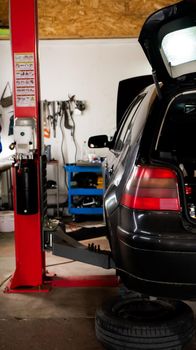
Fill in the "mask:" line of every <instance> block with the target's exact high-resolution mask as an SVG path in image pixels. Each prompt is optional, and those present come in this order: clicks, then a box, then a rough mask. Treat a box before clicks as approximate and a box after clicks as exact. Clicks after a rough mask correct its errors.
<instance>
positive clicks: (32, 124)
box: [9, 0, 45, 291]
mask: <svg viewBox="0 0 196 350" xmlns="http://www.w3.org/2000/svg"><path fill="white" fill-rule="evenodd" d="M36 12H37V1H36V0H28V1H27V0H10V25H11V47H12V59H13V84H14V86H13V95H14V117H15V118H14V143H13V144H12V148H14V147H15V150H16V156H15V164H14V167H13V183H14V215H15V254H16V270H15V273H14V275H13V277H12V279H11V283H10V286H9V289H10V291H11V290H14V289H18V288H23V290H24V289H25V288H26V287H27V288H29V287H34V288H35V289H36V288H38V289H39V287H41V285H42V284H43V279H44V275H45V254H44V251H43V249H42V223H41V221H42V213H41V205H40V203H41V197H40V196H41V163H42V158H41V147H42V144H41V127H40V111H39V72H38V40H37V13H36Z"/></svg>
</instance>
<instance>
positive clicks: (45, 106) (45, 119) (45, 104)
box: [43, 100, 50, 139]
mask: <svg viewBox="0 0 196 350" xmlns="http://www.w3.org/2000/svg"><path fill="white" fill-rule="evenodd" d="M48 116H49V110H48V101H47V100H45V101H44V102H43V122H44V137H45V138H47V139H49V138H50V123H49V118H48Z"/></svg>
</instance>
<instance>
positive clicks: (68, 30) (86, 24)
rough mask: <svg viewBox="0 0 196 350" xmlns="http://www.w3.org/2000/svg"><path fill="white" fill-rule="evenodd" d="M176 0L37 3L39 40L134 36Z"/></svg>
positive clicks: (1, 10) (1, 12)
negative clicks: (151, 18)
mask: <svg viewBox="0 0 196 350" xmlns="http://www.w3.org/2000/svg"><path fill="white" fill-rule="evenodd" d="M175 2H176V0H155V1H153V0H38V10H39V37H40V38H42V39H58V38H61V39H63V38H122V37H137V36H138V34H139V32H140V28H141V26H142V24H143V22H144V21H145V19H146V17H147V16H148V15H149V14H150V13H152V12H153V11H155V10H158V9H160V8H161V7H164V6H167V5H170V4H174V3H175ZM0 21H2V22H3V24H8V0H1V6H0Z"/></svg>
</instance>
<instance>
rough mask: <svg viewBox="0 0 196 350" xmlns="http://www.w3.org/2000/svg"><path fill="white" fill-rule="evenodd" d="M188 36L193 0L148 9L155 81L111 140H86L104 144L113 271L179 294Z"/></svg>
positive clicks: (190, 194) (191, 39)
mask: <svg viewBox="0 0 196 350" xmlns="http://www.w3.org/2000/svg"><path fill="white" fill-rule="evenodd" d="M195 38H196V7H195V3H194V2H191V1H181V2H179V3H177V4H176V5H172V6H169V7H166V8H164V9H162V10H160V11H158V12H156V13H155V14H153V15H152V16H150V17H149V18H148V19H147V21H146V23H145V24H144V26H143V28H142V31H141V34H140V37H139V42H140V44H141V45H142V47H143V50H144V52H145V54H146V56H147V58H148V60H149V62H150V64H151V66H152V70H153V79H154V84H152V85H150V86H148V87H146V88H144V89H143V90H142V91H141V92H140V93H138V94H137V96H135V98H134V99H132V101H131V102H130V101H129V106H128V108H127V110H126V112H125V113H124V115H123V117H122V118H121V121H120V122H119V125H118V129H117V131H116V133H115V135H114V137H113V139H112V140H111V141H110V140H108V137H107V136H106V135H100V136H95V137H92V138H90V139H89V147H108V148H109V154H108V159H107V160H108V164H107V169H106V183H107V190H106V193H105V199H104V206H105V218H106V222H107V226H108V238H109V241H110V245H111V251H112V255H113V258H114V260H115V263H116V267H117V271H118V274H119V275H120V276H121V279H122V280H123V282H124V283H125V284H126V286H127V287H128V288H131V289H134V290H136V291H140V292H142V293H145V294H148V295H155V296H162V297H166V296H167V297H175V298H180V299H184V298H186V299H187V298H192V297H196V272H195V267H196V39H195ZM134 79H135V78H134ZM134 79H133V81H134V82H135V80H134ZM144 79H145V77H144ZM144 79H141V81H142V82H144ZM160 82H161V83H160ZM142 84H143V85H144V83H142ZM129 90H130V96H131V97H133V94H134V92H133V91H134V84H132V86H131V80H130V86H129V85H126V95H127V96H129ZM137 90H138V87H137ZM121 95H123V93H121ZM127 101H128V100H127ZM119 103H121V102H119Z"/></svg>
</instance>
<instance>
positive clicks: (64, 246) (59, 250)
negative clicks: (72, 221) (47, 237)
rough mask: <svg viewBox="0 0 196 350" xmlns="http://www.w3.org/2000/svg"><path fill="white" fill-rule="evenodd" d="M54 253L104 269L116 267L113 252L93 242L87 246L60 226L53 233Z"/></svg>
mask: <svg viewBox="0 0 196 350" xmlns="http://www.w3.org/2000/svg"><path fill="white" fill-rule="evenodd" d="M52 236H53V242H52V253H53V254H54V255H57V256H61V257H64V258H67V259H72V260H76V261H80V262H83V263H86V264H90V265H94V266H100V267H102V268H104V269H112V268H115V263H114V261H113V259H112V257H111V252H110V251H107V250H101V249H100V248H99V247H98V248H97V247H96V246H95V245H94V244H93V243H92V244H91V245H88V246H85V245H84V244H82V243H80V242H78V241H77V240H76V239H74V238H73V237H70V236H69V235H68V234H66V233H65V232H64V231H63V230H62V228H61V227H60V226H58V227H57V229H56V231H54V232H53V233H52Z"/></svg>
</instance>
